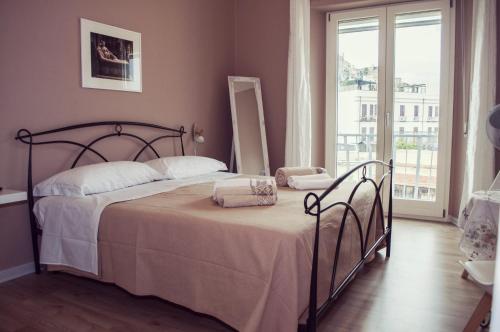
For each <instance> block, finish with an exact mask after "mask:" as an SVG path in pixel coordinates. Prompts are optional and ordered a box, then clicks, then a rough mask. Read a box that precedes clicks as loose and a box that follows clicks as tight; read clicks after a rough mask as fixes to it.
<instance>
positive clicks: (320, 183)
mask: <svg viewBox="0 0 500 332" xmlns="http://www.w3.org/2000/svg"><path fill="white" fill-rule="evenodd" d="M275 178H276V182H277V183H278V185H279V186H282V187H284V186H289V187H290V188H293V189H298V190H307V189H309V190H311V189H326V188H328V187H330V186H331V185H332V184H333V182H334V181H335V179H333V178H332V177H331V176H330V175H328V173H327V172H326V169H324V168H321V167H281V168H278V170H277V171H276V175H275Z"/></svg>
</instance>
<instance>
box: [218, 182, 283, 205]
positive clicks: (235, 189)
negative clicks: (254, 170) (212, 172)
mask: <svg viewBox="0 0 500 332" xmlns="http://www.w3.org/2000/svg"><path fill="white" fill-rule="evenodd" d="M277 193H278V190H277V188H276V182H275V181H274V179H230V180H222V181H217V182H215V185H214V193H213V200H214V201H215V202H217V204H219V205H220V206H222V207H225V208H228V207H243V206H264V205H274V204H276V201H277V200H278V194H277Z"/></svg>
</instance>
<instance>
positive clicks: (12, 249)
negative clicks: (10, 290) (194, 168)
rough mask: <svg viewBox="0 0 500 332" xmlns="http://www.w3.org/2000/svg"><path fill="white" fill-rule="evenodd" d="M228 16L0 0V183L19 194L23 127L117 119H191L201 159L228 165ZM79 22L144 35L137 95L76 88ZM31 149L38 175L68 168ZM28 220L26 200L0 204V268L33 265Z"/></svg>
mask: <svg viewBox="0 0 500 332" xmlns="http://www.w3.org/2000/svg"><path fill="white" fill-rule="evenodd" d="M234 10H235V2H234V0H211V1H206V0H169V1H163V0H148V1H135V0H106V1H99V0H82V1H66V0H51V1H27V0H2V1H1V2H0V42H1V44H2V45H3V46H2V52H0V63H2V75H0V112H1V113H0V156H2V157H1V159H0V185H2V186H6V187H10V188H25V181H26V160H27V159H26V157H27V149H26V146H25V145H23V144H20V143H17V142H15V141H14V140H13V137H14V136H15V134H16V131H17V130H18V129H19V128H23V127H26V128H28V129H30V130H33V131H37V130H44V129H49V128H53V127H57V126H63V125H67V124H70V123H75V122H88V121H99V120H110V119H123V120H137V121H145V122H151V123H158V124H164V125H169V126H174V127H178V126H180V125H184V126H186V128H187V129H190V126H191V124H192V123H193V122H194V121H196V122H197V123H198V124H199V125H200V126H201V127H203V128H205V131H204V136H205V138H206V142H207V143H206V144H204V145H203V146H200V148H199V153H201V154H204V155H208V156H212V157H215V158H219V159H223V160H226V161H227V160H228V157H229V151H230V147H231V144H230V139H231V122H230V110H229V98H228V92H227V91H228V89H227V76H228V75H231V74H233V71H234V50H235V45H234ZM80 17H84V18H88V19H91V20H95V21H98V22H103V23H106V24H110V25H116V26H119V27H123V28H125V29H129V30H133V31H138V32H141V33H142V56H143V92H142V93H132V92H117V91H107V90H94V89H83V88H81V83H80V37H79V33H80V32H79V31H80V23H79V19H80ZM266 83H267V82H266V79H264V85H265V84H266ZM271 118H272V117H271ZM186 138H187V139H186V141H187V143H188V144H187V152H188V153H192V145H191V140H190V139H189V136H187V137H186ZM110 150H111V149H110V148H108V152H110ZM37 151H39V152H37V153H36V155H35V165H36V168H37V170H39V172H38V173H37V175H36V179H40V178H42V177H44V176H46V175H48V174H50V173H52V172H54V171H56V170H57V169H61V168H62V167H61V165H63V166H66V167H67V166H68V163H69V159H68V156H69V155H66V154H64V155H59V154H55V153H54V151H55V150H54V149H51V148H47V149H46V148H44V147H41V148H40V149H37ZM59 151H61V150H59ZM62 151H66V150H65V149H63V150H62ZM126 153H129V151H127V152H126ZM48 156H50V157H48ZM117 157H118V156H117ZM49 164H52V165H59V166H58V167H56V168H54V167H52V166H50V165H49ZM26 218H27V213H26V205H24V204H22V205H16V206H9V207H1V208H0V270H2V269H5V268H8V267H11V266H16V265H20V264H23V263H26V262H29V261H31V260H32V257H31V245H30V243H29V231H28V222H27V219H26Z"/></svg>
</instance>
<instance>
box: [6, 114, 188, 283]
mask: <svg viewBox="0 0 500 332" xmlns="http://www.w3.org/2000/svg"><path fill="white" fill-rule="evenodd" d="M106 126H107V127H111V128H112V132H111V133H109V134H105V135H102V136H99V137H97V138H96V139H94V140H92V141H91V142H90V143H87V144H84V143H80V142H76V141H72V140H60V139H55V140H40V141H35V137H37V138H39V137H40V136H46V135H50V134H55V133H60V132H65V131H71V130H77V129H82V128H93V127H106ZM125 126H126V127H146V128H152V129H157V130H159V132H160V134H159V135H158V136H155V137H154V138H153V139H149V140H146V139H144V138H142V137H141V136H138V135H136V134H133V133H129V132H125V131H123V127H125ZM186 133H187V132H186V131H184V126H181V127H180V128H179V129H172V128H168V127H164V126H160V125H156V124H151V123H144V122H134V121H101V122H90V123H81V124H76V125H72V126H66V127H62V128H56V129H51V130H46V131H40V132H37V133H32V132H30V131H29V130H28V129H20V130H18V132H17V135H16V137H15V139H16V140H19V141H21V142H23V143H25V144H28V145H29V149H28V189H27V191H28V208H29V220H30V227H31V241H32V246H33V258H34V261H35V271H36V273H37V274H39V273H40V254H39V251H38V237H39V236H40V235H41V234H42V230H41V229H40V227H39V225H38V222H37V220H36V216H35V214H34V213H33V206H34V204H35V201H34V198H33V179H32V178H33V172H32V170H33V158H32V150H33V145H47V144H69V145H73V146H77V147H80V148H81V151H80V153H79V154H78V155H77V156H76V158H75V160H74V161H73V163H72V164H71V167H70V168H74V167H75V166H76V165H77V164H78V161H80V159H81V158H82V156H83V155H84V154H85V153H86V152H87V151H90V152H92V153H93V154H94V155H95V156H97V157H99V158H100V159H102V161H105V162H107V161H108V159H107V158H106V157H104V155H103V154H102V153H100V152H98V151H97V150H96V149H95V148H94V147H93V146H94V144H96V143H98V142H100V141H103V140H105V139H108V138H112V137H130V138H134V139H135V140H137V141H138V142H139V143H142V147H141V148H140V149H139V152H137V154H136V155H135V157H134V159H133V161H137V159H138V158H139V157H140V156H141V155H142V153H143V152H144V151H146V149H149V150H150V151H151V152H152V153H153V154H154V155H155V156H156V157H157V158H160V155H159V154H158V151H157V150H156V149H155V148H154V146H153V144H154V143H156V142H158V141H160V140H162V139H166V138H179V140H180V144H181V152H182V155H184V154H185V153H184V142H183V140H182V136H183V135H184V134H186Z"/></svg>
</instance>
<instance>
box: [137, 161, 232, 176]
mask: <svg viewBox="0 0 500 332" xmlns="http://www.w3.org/2000/svg"><path fill="white" fill-rule="evenodd" d="M145 164H147V165H149V166H151V167H152V168H154V169H155V170H157V171H158V172H159V173H160V174H161V175H162V177H163V178H164V179H182V178H187V177H191V176H196V175H203V174H208V173H213V172H217V171H227V166H226V164H224V163H223V162H222V161H218V160H215V159H212V158H207V157H198V156H178V157H164V158H159V159H153V160H149V161H147V162H146V163H145Z"/></svg>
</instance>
